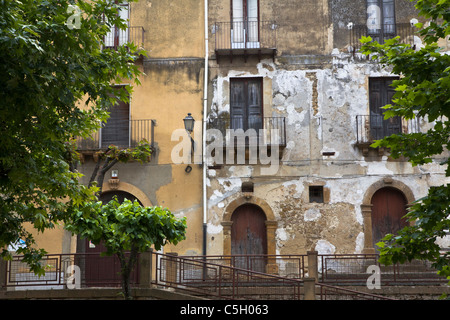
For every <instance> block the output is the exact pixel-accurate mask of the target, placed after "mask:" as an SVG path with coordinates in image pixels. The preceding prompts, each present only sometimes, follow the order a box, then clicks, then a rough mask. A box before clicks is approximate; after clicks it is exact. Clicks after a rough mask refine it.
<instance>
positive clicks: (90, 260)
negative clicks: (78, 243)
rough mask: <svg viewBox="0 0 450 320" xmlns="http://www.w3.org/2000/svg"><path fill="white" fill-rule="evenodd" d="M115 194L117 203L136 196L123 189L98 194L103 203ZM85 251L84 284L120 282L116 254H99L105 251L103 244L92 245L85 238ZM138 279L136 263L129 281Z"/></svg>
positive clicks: (132, 199)
mask: <svg viewBox="0 0 450 320" xmlns="http://www.w3.org/2000/svg"><path fill="white" fill-rule="evenodd" d="M114 196H116V197H117V200H118V201H119V203H121V202H123V201H124V199H128V200H131V201H134V200H135V199H136V198H135V197H134V196H133V195H131V194H129V193H127V192H123V191H115V192H105V193H103V194H102V195H101V196H100V198H99V199H100V200H101V201H102V203H103V204H106V203H108V202H109V201H110V200H112V198H113V197H114ZM84 246H85V252H86V253H88V255H86V259H85V261H84V270H85V281H86V285H87V286H89V287H91V286H104V285H108V284H120V283H121V282H120V281H121V275H120V270H121V268H120V262H119V259H118V258H117V256H116V255H114V256H100V254H101V253H102V252H105V251H106V248H105V246H104V245H103V244H102V243H100V244H96V245H94V244H93V243H91V242H90V241H89V239H85V244H84ZM138 281H139V266H138V265H136V267H135V269H134V271H133V272H132V274H131V282H132V283H138Z"/></svg>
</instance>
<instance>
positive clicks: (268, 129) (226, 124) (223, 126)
mask: <svg viewBox="0 0 450 320" xmlns="http://www.w3.org/2000/svg"><path fill="white" fill-rule="evenodd" d="M255 123H258V124H259V125H258V126H255V127H254V128H247V129H242V128H233V126H232V125H231V120H230V118H225V117H216V118H211V119H210V120H209V123H208V129H217V130H219V131H220V133H221V134H222V139H223V145H224V146H225V145H227V146H231V143H232V145H233V146H236V145H238V144H242V143H243V144H245V145H247V146H248V145H252V144H256V145H257V144H260V145H278V146H286V118H285V117H261V118H260V119H259V121H255ZM241 129H242V130H241ZM249 129H254V130H255V131H252V132H251V131H249ZM244 135H246V137H245V141H244V140H241V138H242V137H243V136H244ZM232 137H234V138H235V140H236V141H234V140H233V141H232V140H231V138H232Z"/></svg>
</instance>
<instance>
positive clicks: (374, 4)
mask: <svg viewBox="0 0 450 320" xmlns="http://www.w3.org/2000/svg"><path fill="white" fill-rule="evenodd" d="M367 28H368V34H369V35H370V36H371V37H372V39H373V40H375V41H378V42H379V43H383V42H384V40H385V39H390V38H393V37H395V34H396V30H395V29H396V28H395V9H394V0H367Z"/></svg>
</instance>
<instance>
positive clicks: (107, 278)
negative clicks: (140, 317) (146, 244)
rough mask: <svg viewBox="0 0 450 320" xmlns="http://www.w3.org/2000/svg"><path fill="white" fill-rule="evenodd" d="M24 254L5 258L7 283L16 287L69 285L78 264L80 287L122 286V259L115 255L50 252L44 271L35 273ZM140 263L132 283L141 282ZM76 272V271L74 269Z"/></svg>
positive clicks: (49, 287)
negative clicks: (8, 258)
mask: <svg viewBox="0 0 450 320" xmlns="http://www.w3.org/2000/svg"><path fill="white" fill-rule="evenodd" d="M22 260H23V256H14V257H13V258H12V260H10V261H7V262H6V265H7V266H6V274H5V275H2V276H4V277H5V286H6V287H14V288H15V290H44V289H67V288H68V286H67V284H68V282H69V283H72V280H71V279H69V277H70V276H71V275H72V273H71V272H72V271H73V268H72V269H71V268H70V267H74V266H76V267H78V268H79V271H80V272H81V274H80V275H79V276H80V278H79V280H80V287H82V288H87V287H120V286H121V277H120V263H119V260H118V258H117V257H116V256H102V255H101V254H100V253H73V254H48V255H45V256H44V257H43V258H42V259H41V261H40V264H41V266H42V267H44V270H45V274H44V275H42V276H38V275H36V274H35V273H34V272H33V271H32V270H31V269H30V268H29V266H28V265H27V264H26V263H25V262H23V261H22ZM139 269H140V267H139V264H137V265H136V268H135V270H134V272H133V273H132V275H131V277H130V284H131V285H132V286H136V285H137V284H138V283H139ZM75 272H76V271H75Z"/></svg>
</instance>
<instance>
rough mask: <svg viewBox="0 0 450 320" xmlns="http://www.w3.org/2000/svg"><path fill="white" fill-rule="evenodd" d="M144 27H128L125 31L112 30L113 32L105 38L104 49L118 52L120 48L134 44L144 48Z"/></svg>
mask: <svg viewBox="0 0 450 320" xmlns="http://www.w3.org/2000/svg"><path fill="white" fill-rule="evenodd" d="M144 35H145V30H144V27H141V26H135V27H128V28H126V29H125V30H122V29H119V28H111V31H110V32H108V34H107V35H106V36H105V39H104V48H111V49H114V50H117V48H118V47H120V46H123V45H126V44H127V43H133V44H134V45H136V46H137V47H138V48H143V47H144Z"/></svg>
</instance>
